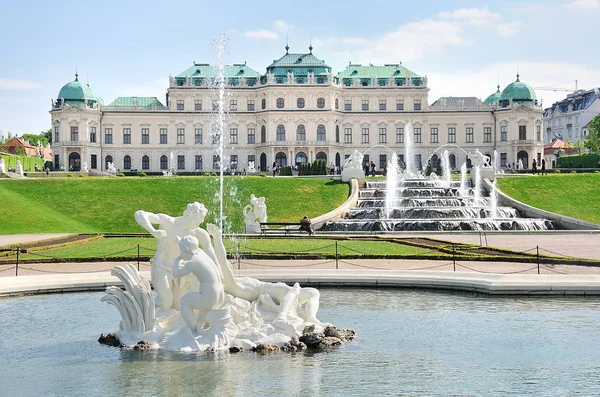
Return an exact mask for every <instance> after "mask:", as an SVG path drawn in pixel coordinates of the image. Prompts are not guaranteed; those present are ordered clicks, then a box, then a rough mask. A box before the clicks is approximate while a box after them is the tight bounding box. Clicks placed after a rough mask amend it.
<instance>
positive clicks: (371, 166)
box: [363, 161, 375, 176]
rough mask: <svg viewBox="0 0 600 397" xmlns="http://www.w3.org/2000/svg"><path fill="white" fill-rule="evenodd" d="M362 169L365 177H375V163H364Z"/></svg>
mask: <svg viewBox="0 0 600 397" xmlns="http://www.w3.org/2000/svg"><path fill="white" fill-rule="evenodd" d="M363 169H364V170H365V176H369V175H371V176H375V163H374V162H372V161H371V162H370V163H369V162H368V161H367V162H365V165H364V166H363Z"/></svg>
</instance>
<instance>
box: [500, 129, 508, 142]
mask: <svg viewBox="0 0 600 397" xmlns="http://www.w3.org/2000/svg"><path fill="white" fill-rule="evenodd" d="M507 135H508V134H507V132H506V126H505V125H503V126H500V140H501V141H503V142H506V140H507V139H508V137H507Z"/></svg>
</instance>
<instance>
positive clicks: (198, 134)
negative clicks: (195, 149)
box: [194, 128, 202, 145]
mask: <svg viewBox="0 0 600 397" xmlns="http://www.w3.org/2000/svg"><path fill="white" fill-rule="evenodd" d="M194 144H196V145H202V128H196V129H194Z"/></svg>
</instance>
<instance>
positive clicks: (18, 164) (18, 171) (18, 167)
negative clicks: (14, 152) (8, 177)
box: [15, 160, 23, 176]
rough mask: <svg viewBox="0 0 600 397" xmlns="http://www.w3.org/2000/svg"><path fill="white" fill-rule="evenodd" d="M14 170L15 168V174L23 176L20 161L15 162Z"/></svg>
mask: <svg viewBox="0 0 600 397" xmlns="http://www.w3.org/2000/svg"><path fill="white" fill-rule="evenodd" d="M15 168H16V172H17V174H19V175H21V176H23V166H22V165H21V160H17V165H16V167H15Z"/></svg>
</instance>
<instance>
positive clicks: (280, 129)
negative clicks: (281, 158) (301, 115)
mask: <svg viewBox="0 0 600 397" xmlns="http://www.w3.org/2000/svg"><path fill="white" fill-rule="evenodd" d="M275 140H277V141H279V142H283V141H285V127H284V126H283V125H282V124H279V125H278V126H277V137H276V138H275Z"/></svg>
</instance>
